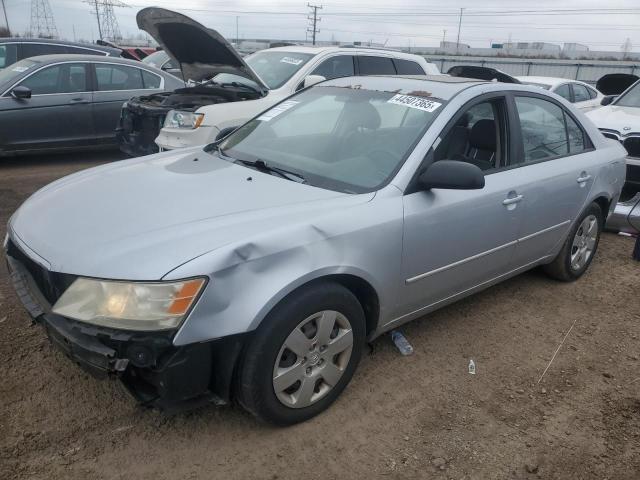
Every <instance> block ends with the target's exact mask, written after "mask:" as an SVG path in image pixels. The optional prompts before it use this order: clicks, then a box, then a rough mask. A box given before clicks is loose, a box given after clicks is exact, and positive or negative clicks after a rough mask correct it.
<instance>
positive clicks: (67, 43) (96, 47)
mask: <svg viewBox="0 0 640 480" xmlns="http://www.w3.org/2000/svg"><path fill="white" fill-rule="evenodd" d="M0 43H45V44H51V45H64V46H69V47H83V48H91V49H93V50H99V51H102V52H107V53H111V54H112V55H119V54H120V50H119V49H117V48H112V47H103V46H102V45H97V44H95V43H79V42H70V41H68V40H57V39H51V38H22V37H7V38H0Z"/></svg>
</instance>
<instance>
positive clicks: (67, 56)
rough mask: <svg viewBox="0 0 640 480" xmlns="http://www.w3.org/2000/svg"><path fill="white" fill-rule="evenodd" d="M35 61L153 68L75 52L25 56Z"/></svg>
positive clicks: (137, 62)
mask: <svg viewBox="0 0 640 480" xmlns="http://www.w3.org/2000/svg"><path fill="white" fill-rule="evenodd" d="M25 60H30V61H32V62H36V63H55V62H73V61H77V62H103V63H122V64H124V65H135V66H138V67H146V68H155V67H152V66H151V65H148V64H146V63H143V62H139V61H138V60H129V59H127V58H122V57H104V56H102V55H90V54H87V55H78V54H75V53H59V54H55V55H38V56H37V57H29V58H25Z"/></svg>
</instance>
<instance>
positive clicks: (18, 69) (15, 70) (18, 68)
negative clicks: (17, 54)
mask: <svg viewBox="0 0 640 480" xmlns="http://www.w3.org/2000/svg"><path fill="white" fill-rule="evenodd" d="M11 70H13V71H14V72H18V73H22V72H26V71H27V70H29V67H13V68H12V69H11Z"/></svg>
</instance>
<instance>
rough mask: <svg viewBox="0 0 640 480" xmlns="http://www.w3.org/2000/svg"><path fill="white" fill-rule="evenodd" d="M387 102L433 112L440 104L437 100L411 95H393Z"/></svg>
mask: <svg viewBox="0 0 640 480" xmlns="http://www.w3.org/2000/svg"><path fill="white" fill-rule="evenodd" d="M387 103H394V104H396V105H404V106H406V107H411V108H417V109H418V110H424V111H425V112H435V111H436V110H437V109H438V108H440V107H441V106H442V104H441V103H439V102H434V101H433V100H427V99H426V98H421V97H414V96H412V95H401V94H398V95H394V96H393V97H391V98H390V99H389V100H387Z"/></svg>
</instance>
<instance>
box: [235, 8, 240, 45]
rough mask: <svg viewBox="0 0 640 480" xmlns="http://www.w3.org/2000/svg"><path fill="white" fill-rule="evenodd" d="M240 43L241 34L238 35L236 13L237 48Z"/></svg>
mask: <svg viewBox="0 0 640 480" xmlns="http://www.w3.org/2000/svg"><path fill="white" fill-rule="evenodd" d="M238 45H240V36H239V35H238V16H237V15H236V48H238Z"/></svg>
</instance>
